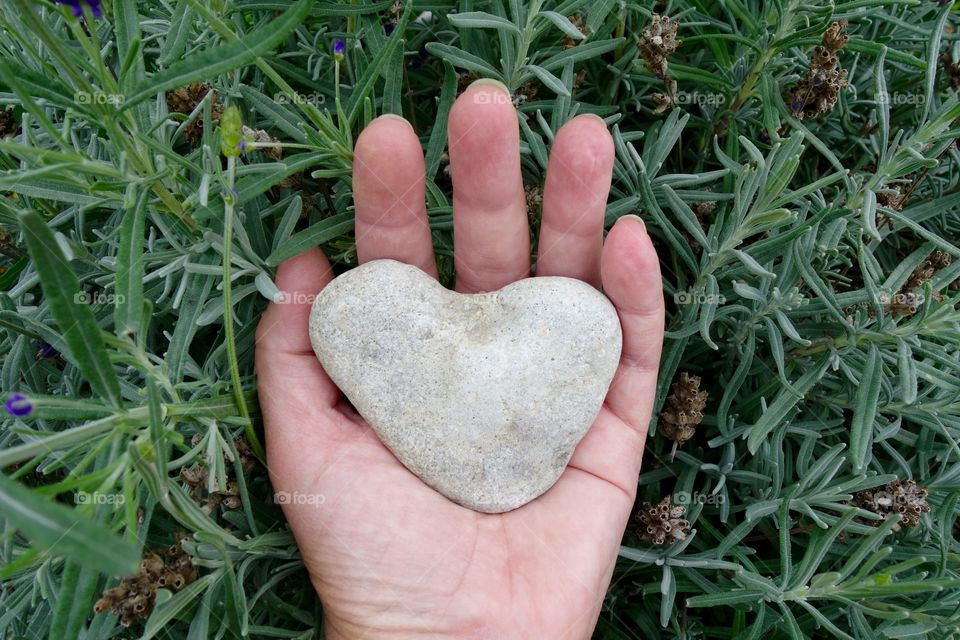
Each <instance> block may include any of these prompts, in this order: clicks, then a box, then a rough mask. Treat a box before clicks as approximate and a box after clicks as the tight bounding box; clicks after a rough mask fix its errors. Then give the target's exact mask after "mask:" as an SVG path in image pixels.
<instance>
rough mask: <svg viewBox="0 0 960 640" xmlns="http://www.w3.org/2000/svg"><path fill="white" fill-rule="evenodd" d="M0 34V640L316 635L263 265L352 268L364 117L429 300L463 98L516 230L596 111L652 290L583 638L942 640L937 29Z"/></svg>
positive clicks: (567, 19)
mask: <svg viewBox="0 0 960 640" xmlns="http://www.w3.org/2000/svg"><path fill="white" fill-rule="evenodd" d="M0 6H2V7H3V11H2V12H0V107H2V111H0V190H2V191H3V192H4V197H3V198H0V291H2V293H0V347H2V349H0V354H2V355H0V389H2V394H3V395H2V399H3V403H4V410H3V413H2V415H0V418H2V420H3V421H2V427H0V447H2V450H0V523H2V534H0V560H2V566H0V583H2V589H0V635H3V636H4V637H11V638H13V637H30V638H33V637H50V638H58V639H59V638H80V637H83V638H89V639H93V638H112V637H130V636H136V637H143V638H154V637H162V638H205V637H235V636H251V637H287V638H294V637H304V638H305V637H320V636H322V633H323V615H322V611H321V610H320V607H319V604H318V601H317V599H316V597H315V595H314V592H313V589H312V588H311V586H310V584H309V582H308V580H307V578H306V572H305V571H304V569H303V565H302V562H301V561H300V558H299V556H298V553H297V549H296V546H295V544H294V541H293V538H292V536H291V534H290V533H289V530H288V528H287V525H286V523H285V522H284V520H283V517H282V514H281V511H280V509H279V508H278V505H277V504H276V498H275V496H274V494H273V490H272V489H271V487H270V483H269V481H268V478H267V475H266V472H265V469H264V467H263V464H262V462H261V461H262V459H263V449H262V438H261V435H260V434H261V430H260V426H261V425H260V418H259V414H258V409H257V405H256V392H255V385H256V380H255V377H254V375H253V362H252V353H253V349H252V346H253V342H254V328H255V326H256V322H257V320H258V318H259V316H260V314H261V313H262V311H263V308H264V306H265V305H266V303H267V302H268V301H270V300H277V299H278V297H279V296H280V295H281V294H280V292H279V290H278V288H277V287H276V285H275V284H274V282H273V279H272V276H273V274H274V268H275V267H276V265H277V264H278V263H279V262H281V261H283V260H284V259H285V258H288V257H290V256H293V255H296V254H297V253H299V252H300V251H302V250H304V249H306V248H309V247H313V246H317V245H319V246H321V247H322V248H323V249H324V251H325V252H326V253H327V255H328V256H330V257H331V259H332V260H333V261H334V262H335V264H336V265H337V268H338V269H341V270H342V269H347V268H349V267H350V266H352V265H354V264H355V263H356V253H355V247H354V240H353V235H352V232H353V213H352V210H351V206H352V205H351V203H352V193H351V182H350V167H351V155H352V148H353V141H354V136H355V135H356V134H357V133H358V132H359V131H360V130H361V129H362V128H363V127H364V126H365V124H366V123H368V122H369V121H370V120H371V119H372V118H374V117H375V116H376V115H379V114H382V113H396V114H401V115H403V116H404V117H406V118H407V119H408V120H410V121H411V123H412V124H413V126H414V128H415V130H416V131H417V133H418V134H419V135H420V137H421V140H422V142H423V145H424V148H425V153H426V166H427V185H428V188H427V197H428V215H429V220H430V225H431V228H432V230H433V236H434V244H435V247H436V249H437V254H438V256H439V262H440V264H439V266H440V272H441V277H442V279H444V280H445V281H446V282H448V283H449V282H450V280H451V279H452V276H453V273H452V270H453V261H452V247H453V241H452V207H451V200H450V193H451V184H450V180H449V177H448V174H447V171H446V166H445V165H446V158H445V154H444V149H445V145H446V121H447V116H448V112H449V110H450V107H451V105H452V103H453V100H454V99H455V97H456V96H457V94H458V92H459V91H461V90H462V88H463V87H464V86H465V85H466V84H467V83H469V81H470V80H471V79H473V78H476V77H490V78H495V79H498V80H500V81H502V82H504V83H505V84H506V85H507V86H508V87H509V89H510V90H511V92H512V93H513V95H514V102H515V104H516V107H517V113H518V117H519V120H520V126H521V132H522V164H523V171H524V181H525V184H526V189H527V194H528V204H529V205H530V215H531V220H532V223H533V224H532V226H533V227H534V231H535V230H536V226H537V223H538V215H537V214H538V212H537V207H538V206H539V202H540V201H541V200H542V197H541V196H540V195H539V194H541V193H542V191H541V190H540V188H541V185H542V183H543V178H544V174H545V170H546V162H547V157H548V150H549V148H550V145H551V142H552V139H553V134H554V132H555V131H556V130H557V129H558V128H559V127H560V126H561V125H562V124H563V123H564V122H566V121H567V120H569V119H570V118H571V117H573V116H574V115H575V114H578V113H587V112H589V113H595V114H597V115H600V116H601V117H603V118H604V119H605V120H606V121H607V123H608V124H609V125H610V126H611V127H612V130H613V132H614V139H615V143H616V151H617V161H616V165H615V168H614V183H613V188H612V190H611V194H610V198H609V202H608V205H607V214H606V215H607V223H608V224H612V223H613V222H614V221H615V220H616V219H617V218H619V217H620V216H622V215H626V214H638V215H640V216H641V217H643V219H644V220H645V222H646V224H647V228H648V230H649V231H650V233H651V235H652V236H653V237H654V238H655V241H656V243H657V245H658V250H659V254H660V258H661V269H662V272H663V274H664V287H665V290H666V292H667V297H668V319H667V320H668V321H667V326H668V333H667V339H666V342H665V345H664V354H663V361H662V365H661V372H660V382H659V393H658V403H657V411H656V412H655V413H656V414H657V416H656V417H655V418H654V423H653V424H652V425H651V428H650V438H649V441H648V443H647V453H646V457H645V461H644V470H643V472H642V473H641V475H640V477H639V478H638V482H639V496H638V504H637V518H636V522H635V524H634V525H632V526H631V528H630V529H628V531H627V532H626V534H625V537H624V541H623V546H622V549H621V554H620V555H621V558H620V562H619V563H618V565H617V569H616V573H615V575H614V580H613V584H612V585H611V588H610V590H609V594H608V597H607V600H606V603H605V606H604V608H603V611H602V613H601V617H600V621H599V624H598V627H597V631H596V633H595V636H596V637H597V638H604V639H611V640H612V639H618V640H619V639H624V638H650V637H677V638H728V637H731V638H732V637H738V638H739V637H746V638H759V637H762V636H764V635H769V636H770V637H790V638H804V637H839V638H878V637H887V638H901V637H928V638H952V637H957V636H958V635H960V614H958V611H960V608H958V607H960V578H958V574H960V545H958V542H957V540H956V535H957V533H958V529H957V526H958V525H957V516H958V503H960V447H958V439H960V376H958V372H960V351H958V347H960V312H958V309H957V303H958V301H960V284H958V283H960V261H958V258H960V242H958V236H960V169H958V167H960V164H958V161H960V153H958V149H957V146H956V139H957V138H958V137H960V99H958V97H957V90H958V87H960V71H958V69H960V39H958V37H957V29H958V28H960V18H958V13H957V11H956V10H955V9H954V7H953V3H951V2H943V1H940V2H937V1H933V0H834V1H830V2H799V1H798V0H773V1H762V0H724V1H723V2H707V1H706V0H668V1H666V2H659V3H657V4H656V6H653V5H648V4H642V3H633V2H625V1H624V0H590V1H586V0H564V1H560V2H546V1H544V0H533V1H531V2H526V3H521V2H519V1H517V0H508V1H506V2H504V1H503V0H489V1H487V2H474V1H473V0H463V1H461V2H402V1H397V2H394V0H384V1H378V2H366V3H350V2H343V1H340V0H330V1H326V0H324V1H321V0H317V1H315V2H314V1H311V0H299V1H297V2H291V3H276V2H264V1H261V0H236V1H235V2H225V1H223V0H183V1H181V2H168V1H166V0H145V1H142V2H135V1H134V0H102V1H101V0H98V1H96V2H91V1H85V2H80V1H77V2H50V1H48V0H38V1H31V0H3V2H2V3H0ZM532 237H533V238H536V233H534V234H533V235H532ZM533 251H534V256H535V255H536V247H535V246H534V248H533ZM577 517H579V516H578V514H576V513H572V514H570V518H571V519H576V518H577ZM384 535H390V532H384ZM518 635H520V636H522V635H523V630H518Z"/></svg>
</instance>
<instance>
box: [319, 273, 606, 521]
mask: <svg viewBox="0 0 960 640" xmlns="http://www.w3.org/2000/svg"><path fill="white" fill-rule="evenodd" d="M310 340H311V342H312V343H313V348H314V351H316V353H317V357H318V358H319V359H320V362H321V364H322V365H323V367H324V369H325V370H326V371H327V373H328V374H329V375H330V377H331V378H332V379H333V381H334V382H335V383H336V384H337V386H338V387H340V389H341V390H342V391H343V392H344V394H345V395H346V396H347V398H349V400H350V401H351V402H352V403H353V405H354V407H356V409H357V411H358V412H359V413H360V415H362V416H363V417H364V418H365V419H366V421H367V422H368V423H369V424H370V426H371V427H372V428H373V430H374V431H375V432H376V434H377V435H378V436H379V438H380V440H381V441H382V442H383V443H384V444H385V445H386V446H387V447H388V448H389V449H390V450H391V451H392V452H393V454H394V455H395V456H396V457H397V459H398V460H400V462H402V463H403V464H404V466H406V467H407V469H409V470H410V471H412V472H413V473H414V474H416V475H417V476H418V477H419V478H420V479H421V480H423V481H424V482H426V483H427V484H428V485H430V486H431V487H433V488H434V489H435V490H436V491H438V492H440V493H441V494H443V495H445V496H446V497H447V498H449V499H450V500H453V501H454V502H456V503H458V504H461V505H463V506H465V507H469V508H470V509H473V510H475V511H482V512H487V513H501V512H504V511H509V510H511V509H516V508H517V507H519V506H521V505H524V504H526V503H527V502H529V501H531V500H533V499H534V498H536V497H537V496H539V495H540V494H542V493H543V492H545V491H546V490H547V489H549V488H550V487H551V486H552V485H553V484H554V483H555V482H556V481H557V479H558V478H559V477H560V474H561V473H562V472H563V469H564V467H566V465H567V462H569V460H570V457H571V455H572V454H573V450H574V447H576V445H577V443H578V442H579V441H580V439H581V438H583V436H584V435H585V434H586V432H587V430H588V429H589V428H590V425H591V424H592V423H593V421H594V419H595V418H596V416H597V413H598V412H599V410H600V406H601V405H602V403H603V399H604V397H605V395H606V392H607V388H608V387H609V385H610V381H611V380H612V379H613V375H614V372H615V371H616V368H617V363H618V361H619V358H620V346H621V333H620V321H619V319H618V317H617V312H616V310H615V309H614V308H613V305H612V304H610V302H609V301H608V300H607V298H606V297H604V296H603V294H601V293H600V292H598V291H597V290H596V289H594V288H593V287H591V286H590V285H588V284H586V283H584V282H581V281H579V280H573V279H571V278H557V277H543V278H529V279H526V280H521V281H519V282H515V283H513V284H511V285H509V286H506V287H504V288H503V289H501V290H499V291H494V292H490V293H480V294H472V295H468V294H460V293H455V292H453V291H450V290H448V289H445V288H444V287H443V286H442V285H441V284H440V283H438V282H437V281H435V280H433V279H432V278H430V277H428V276H427V275H426V274H424V273H423V272H422V271H420V270H419V269H417V268H416V267H412V266H410V265H406V264H402V263H400V262H396V261H393V260H375V261H373V262H368V263H366V264H364V265H362V266H360V267H357V268H356V269H353V270H351V271H348V272H346V273H344V274H343V275H341V276H339V277H338V278H336V279H335V280H334V281H333V282H332V283H331V284H329V285H327V287H326V288H325V289H324V290H323V291H322V292H321V293H320V294H319V295H318V296H317V299H316V301H315V302H314V304H313V309H312V311H311V314H310Z"/></svg>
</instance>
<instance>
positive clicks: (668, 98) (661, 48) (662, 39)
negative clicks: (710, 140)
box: [637, 13, 683, 115]
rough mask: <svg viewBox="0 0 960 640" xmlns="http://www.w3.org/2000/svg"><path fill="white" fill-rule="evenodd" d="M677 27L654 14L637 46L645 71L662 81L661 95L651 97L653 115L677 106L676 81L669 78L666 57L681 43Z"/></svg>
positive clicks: (672, 22) (676, 21)
mask: <svg viewBox="0 0 960 640" xmlns="http://www.w3.org/2000/svg"><path fill="white" fill-rule="evenodd" d="M679 27H680V22H679V21H678V20H674V19H672V18H670V17H669V16H661V15H660V14H658V13H654V14H653V16H652V17H651V18H650V25H649V26H648V27H647V28H646V29H644V30H643V33H642V34H641V38H640V42H639V43H638V44H637V48H638V49H640V57H641V58H643V61H644V63H645V64H646V67H647V70H648V71H650V73H652V74H653V75H655V76H656V77H658V78H660V79H661V80H663V87H664V91H663V93H659V92H658V93H654V94H653V96H652V97H653V101H654V103H656V106H655V107H654V109H653V115H660V114H662V113H666V112H667V111H669V110H670V109H672V108H673V107H674V106H676V104H677V81H676V80H674V79H673V78H671V77H670V71H669V65H668V64H667V56H669V55H670V54H671V53H673V52H674V51H676V50H677V47H678V46H680V44H681V43H682V42H683V41H682V40H677V29H678V28H679Z"/></svg>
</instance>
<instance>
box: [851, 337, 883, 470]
mask: <svg viewBox="0 0 960 640" xmlns="http://www.w3.org/2000/svg"><path fill="white" fill-rule="evenodd" d="M882 379H883V369H882V367H881V363H880V352H879V351H878V350H877V346H876V345H874V344H871V345H870V352H869V354H868V355H867V361H866V364H865V365H864V370H863V372H862V373H861V375H860V385H859V386H858V387H857V396H856V400H855V401H854V405H853V421H852V423H851V424H850V458H851V460H850V461H851V462H852V463H853V469H854V471H856V472H857V473H859V472H860V471H862V470H863V468H864V466H865V465H866V463H867V461H868V451H869V449H870V445H871V444H873V422H874V420H875V419H876V417H877V400H878V399H879V398H880V383H881V380H882Z"/></svg>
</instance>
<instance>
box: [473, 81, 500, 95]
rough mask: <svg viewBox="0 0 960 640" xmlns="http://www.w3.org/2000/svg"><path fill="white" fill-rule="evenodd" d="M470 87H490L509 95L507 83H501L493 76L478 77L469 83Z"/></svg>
mask: <svg viewBox="0 0 960 640" xmlns="http://www.w3.org/2000/svg"><path fill="white" fill-rule="evenodd" d="M470 86H471V87H491V88H493V89H497V90H498V91H500V92H502V93H503V94H504V95H506V96H509V95H510V89H508V88H507V85H505V84H503V83H502V82H500V81H499V80H494V79H493V78H480V79H479V80H474V81H473V82H471V83H470Z"/></svg>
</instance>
